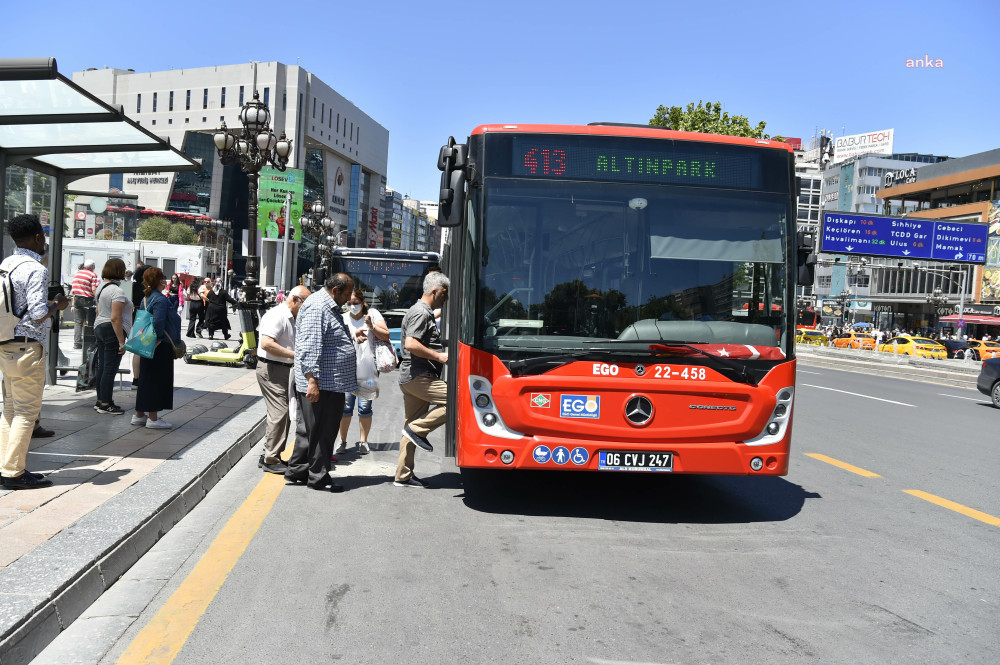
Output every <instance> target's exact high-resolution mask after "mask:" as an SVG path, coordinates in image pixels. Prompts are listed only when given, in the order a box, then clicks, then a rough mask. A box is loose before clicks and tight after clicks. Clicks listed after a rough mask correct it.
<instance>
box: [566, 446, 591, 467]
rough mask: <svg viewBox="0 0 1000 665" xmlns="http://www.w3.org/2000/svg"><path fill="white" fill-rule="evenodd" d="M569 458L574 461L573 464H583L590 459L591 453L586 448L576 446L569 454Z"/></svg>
mask: <svg viewBox="0 0 1000 665" xmlns="http://www.w3.org/2000/svg"><path fill="white" fill-rule="evenodd" d="M569 458H570V460H571V461H572V462H573V464H576V465H577V466H583V465H584V464H586V463H587V460H589V459H590V453H588V452H587V449H586V448H579V447H577V448H574V449H573V452H571V453H570V454H569Z"/></svg>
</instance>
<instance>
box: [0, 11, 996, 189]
mask: <svg viewBox="0 0 1000 665" xmlns="http://www.w3.org/2000/svg"><path fill="white" fill-rule="evenodd" d="M4 4H5V5H6V6H5V7H4V8H3V10H2V16H3V20H2V22H0V25H2V34H3V39H2V41H0V57H41V56H53V57H55V58H56V59H57V61H58V64H59V70H60V72H61V73H63V74H64V75H66V76H70V75H71V74H72V72H74V71H79V70H81V69H85V68H87V67H104V66H109V67H120V68H132V69H135V70H136V71H139V72H143V71H159V70H164V69H169V68H171V67H173V68H191V67H206V66H210V65H223V64H235V63H242V62H248V61H250V60H260V61H271V60H278V61H280V62H284V63H286V64H295V63H296V59H299V61H300V63H301V64H302V66H304V67H305V68H307V69H308V70H310V71H311V72H313V73H314V74H316V75H317V76H319V77H320V78H321V79H322V80H323V81H325V82H326V83H328V84H329V85H330V86H331V87H333V88H334V89H336V90H337V91H338V92H340V93H341V94H342V95H344V96H345V97H346V98H348V99H350V100H351V101H352V102H354V103H355V104H356V105H357V106H358V107H360V108H361V109H362V110H363V111H365V112H366V113H367V114H368V115H370V116H371V117H372V118H374V119H375V120H376V121H377V122H379V123H380V124H382V125H383V126H384V127H386V128H387V129H388V130H389V167H388V171H389V172H388V174H387V177H388V183H389V186H390V187H393V188H394V189H397V190H399V191H402V192H406V193H409V194H410V195H411V196H413V197H416V198H422V199H436V198H437V191H438V186H439V177H440V173H439V172H438V171H437V168H436V163H437V153H438V149H439V148H440V146H441V145H442V144H443V143H444V142H445V141H446V140H447V138H448V136H449V135H454V136H455V137H456V138H457V139H459V140H462V139H464V137H466V136H468V134H469V132H470V131H471V130H472V129H473V128H474V127H476V126H477V125H480V124H484V123H527V122H542V123H571V124H572V123H584V124H585V123H588V122H594V121H613V122H635V123H646V122H648V121H649V119H650V118H651V117H652V116H653V114H654V113H655V111H656V108H657V106H659V105H660V104H663V105H665V106H685V105H687V104H688V103H689V102H697V101H698V100H705V101H721V102H723V103H724V104H725V108H726V110H727V111H729V112H730V113H733V114H740V115H745V116H747V117H748V118H749V120H750V121H751V123H754V124H755V123H757V122H759V121H761V120H763V121H766V122H767V131H768V133H770V134H772V135H775V134H780V135H783V136H797V137H801V138H803V139H806V140H808V139H809V138H811V137H812V136H814V134H815V133H816V131H817V129H818V128H826V129H830V130H833V131H834V133H835V134H836V135H838V136H839V135H841V134H844V133H846V134H854V133H861V132H866V131H874V130H878V129H887V128H895V130H896V136H895V146H894V147H895V150H896V151H897V152H925V153H934V154H943V155H949V156H953V157H956V156H964V155H969V154H972V153H976V152H981V151H984V150H990V149H993V148H998V147H1000V129H998V123H1000V74H998V73H997V65H998V64H1000V55H998V53H1000V52H998V47H997V45H996V44H997V42H996V36H995V33H996V31H997V29H998V26H1000V2H997V1H996V0H974V1H972V2H963V3H958V4H954V5H950V4H947V3H943V2H928V1H926V0H914V1H911V2H905V3H902V2H878V3H870V4H867V5H856V4H855V5H851V4H850V3H848V4H834V3H830V2H807V1H806V0H797V1H788V2H770V3H769V2H762V3H747V2H743V1H737V2H731V1H729V0H722V1H716V2H710V3H705V2H684V3H673V2H664V1H662V0H661V1H660V2H630V1H629V0H623V1H620V2H610V3H608V2H601V3H597V2H593V1H592V0H580V1H578V2H573V3H570V2H547V1H546V0H534V1H533V2H525V1H524V0H509V1H507V2H502V3H479V2H470V3H455V2H452V3H449V2H420V1H419V0H416V1H415V0H410V1H406V2H399V1H397V0H388V1H386V2H358V1H349V2H330V1H329V0H325V1H323V2H317V1H315V0H299V1H298V2H260V1H259V0H244V1H243V2H236V3H216V2H211V1H205V0H200V1H199V2H193V1H191V0H174V1H172V2H138V1H135V0H132V1H131V2H120V1H119V0H108V1H106V2H101V3H79V2H76V1H72V2H70V1H68V0H55V1H54V2H51V3H45V4H42V3H31V2H17V3H4ZM447 8H454V10H453V11H454V13H453V14H450V15H449V14H445V13H444V11H445V10H446V9H447ZM254 17H257V18H254ZM254 26H263V27H265V28H266V29H269V30H271V32H269V33H264V32H261V31H257V30H255V29H254ZM925 55H926V56H929V57H930V58H931V59H932V60H936V59H940V60H942V61H943V67H941V68H934V69H911V68H907V67H906V60H907V59H916V58H923V57H924V56H925ZM842 128H843V129H842Z"/></svg>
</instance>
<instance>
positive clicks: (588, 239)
mask: <svg viewBox="0 0 1000 665" xmlns="http://www.w3.org/2000/svg"><path fill="white" fill-rule="evenodd" d="M788 214H789V213H788V196H787V194H784V195H783V194H778V193H768V192H760V191H747V190H724V189H715V188H706V187H684V186H672V185H650V184H648V183H647V184H636V183H618V182H575V181H566V180H563V181H558V180H536V179H524V180H520V179H512V178H503V179H500V178H487V179H486V180H485V192H484V198H483V206H482V210H481V212H480V220H479V221H480V223H481V225H482V226H481V229H482V230H481V236H480V237H481V238H482V244H481V250H480V257H481V258H480V265H481V268H480V284H479V287H480V288H479V296H478V297H479V302H478V303H477V311H478V316H477V317H476V319H477V332H476V338H477V340H479V343H481V344H482V348H484V349H485V350H488V351H490V352H492V353H495V354H496V355H497V357H499V358H500V359H501V360H505V361H506V360H514V359H520V358H526V357H531V356H533V355H543V354H547V355H551V354H553V353H559V352H573V351H579V350H587V349H589V348H594V347H595V345H596V346H601V348H623V349H625V348H630V349H633V350H635V351H637V352H638V351H641V350H643V349H646V348H648V346H649V344H651V343H660V342H663V341H674V342H683V343H689V344H744V345H755V346H770V347H779V348H783V349H787V352H788V353H790V352H791V350H790V349H788V348H787V344H788V343H789V342H788V341H786V330H785V328H786V319H787V307H788V306H789V303H788V299H789V298H790V293H791V291H790V287H789V285H788V276H787V275H786V274H785V268H784V266H785V263H786V260H787V256H788V252H789V247H788V242H789V239H788V238H787V237H786V231H785V229H786V228H787V227H788V219H787V215H788ZM470 223H474V222H473V221H472V220H471V219H470Z"/></svg>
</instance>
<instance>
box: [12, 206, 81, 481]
mask: <svg viewBox="0 0 1000 665" xmlns="http://www.w3.org/2000/svg"><path fill="white" fill-rule="evenodd" d="M7 230H8V233H9V234H10V237H11V239H12V240H13V241H14V244H15V245H17V249H16V250H14V254H12V255H11V256H8V257H7V258H6V259H4V260H3V262H2V263H0V287H2V288H0V300H2V301H3V302H2V303H0V372H3V402H4V404H3V418H2V419H0V482H2V484H3V486H4V488H5V489H36V488H39V487H48V486H49V485H51V484H52V481H51V480H47V479H45V478H44V477H43V476H42V475H41V474H34V473H31V472H30V471H28V470H27V469H25V463H26V462H27V457H28V445H29V443H31V433H32V430H33V429H34V427H35V422H36V420H37V418H38V415H39V413H41V410H42V389H43V388H44V387H45V348H46V345H47V344H48V336H49V328H50V326H51V325H52V322H51V321H50V318H51V316H52V314H53V312H55V311H56V310H64V309H66V307H67V306H68V305H69V299H68V298H67V297H66V296H63V295H57V296H56V298H55V299H54V300H48V299H47V294H48V283H49V271H48V268H46V267H45V266H43V265H42V263H41V261H42V256H43V255H44V254H45V253H46V251H47V250H48V246H47V245H46V243H45V232H44V231H43V230H42V225H41V223H40V222H39V221H38V216H37V215H18V216H16V217H14V219H12V220H11V221H10V222H9V223H8V225H7Z"/></svg>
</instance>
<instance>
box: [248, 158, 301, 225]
mask: <svg viewBox="0 0 1000 665" xmlns="http://www.w3.org/2000/svg"><path fill="white" fill-rule="evenodd" d="M304 182H305V171H303V170H302V169H285V170H284V171H279V170H278V169H274V168H270V167H267V168H263V169H261V170H260V183H259V187H258V189H257V230H258V231H259V232H260V234H261V237H262V238H274V239H278V240H280V239H281V238H284V237H285V224H286V223H287V221H288V220H289V219H291V221H292V230H291V232H289V235H288V237H289V238H290V239H291V240H302V226H301V224H299V218H300V217H302V185H303V183H304ZM289 192H291V194H292V210H291V215H289V214H288V211H286V210H285V196H286V194H288V193H289Z"/></svg>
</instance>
